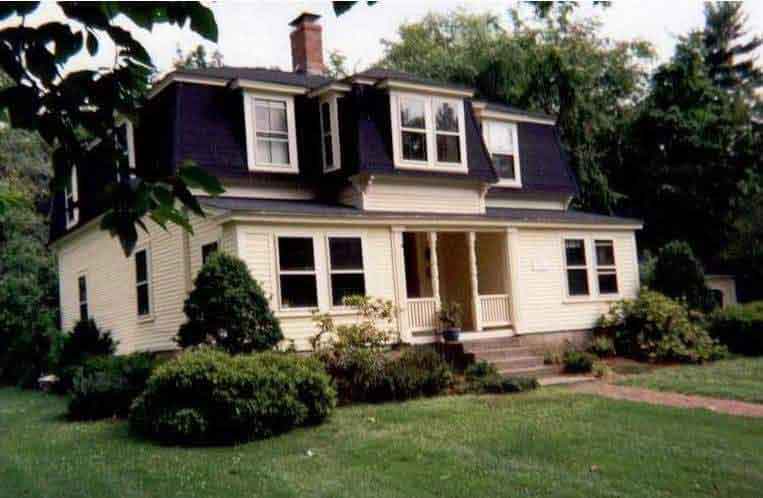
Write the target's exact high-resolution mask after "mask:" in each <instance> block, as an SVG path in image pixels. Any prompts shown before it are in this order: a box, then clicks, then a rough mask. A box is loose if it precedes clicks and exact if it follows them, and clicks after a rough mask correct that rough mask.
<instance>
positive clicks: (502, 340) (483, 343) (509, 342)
mask: <svg viewBox="0 0 763 498" xmlns="http://www.w3.org/2000/svg"><path fill="white" fill-rule="evenodd" d="M461 339H462V340H461V344H463V346H464V351H467V352H470V353H474V352H476V351H487V350H493V349H502V348H510V347H512V346H518V345H519V338H517V337H497V338H495V339H477V340H469V339H467V338H465V337H463V335H462V336H461Z"/></svg>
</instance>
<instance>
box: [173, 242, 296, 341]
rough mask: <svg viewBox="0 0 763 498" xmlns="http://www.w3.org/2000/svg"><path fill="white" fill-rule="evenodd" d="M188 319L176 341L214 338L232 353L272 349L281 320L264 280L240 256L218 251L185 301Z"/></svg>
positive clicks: (213, 339)
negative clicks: (259, 281)
mask: <svg viewBox="0 0 763 498" xmlns="http://www.w3.org/2000/svg"><path fill="white" fill-rule="evenodd" d="M183 311H185V314H186V316H187V317H188V321H187V322H186V323H184V324H183V325H182V326H181V327H180V330H179V332H178V335H177V338H176V341H177V343H178V344H179V345H180V347H182V348H187V347H190V346H196V345H199V344H209V345H215V346H219V347H221V348H222V349H224V350H226V351H228V352H229V353H231V354H238V353H251V352H254V351H264V350H267V349H272V348H273V346H275V345H276V344H278V342H279V341H281V340H282V339H283V333H282V332H281V325H280V324H279V322H278V319H277V318H276V317H275V315H274V314H273V311H272V310H271V309H270V305H269V304H268V300H267V298H266V297H265V293H264V292H263V290H262V288H261V287H260V285H259V284H258V283H257V281H256V280H254V279H253V278H252V276H251V275H250V274H249V269H248V268H247V267H246V264H245V263H244V262H243V261H241V260H240V259H238V258H235V257H233V256H230V255H227V254H224V253H215V254H213V255H212V256H211V257H210V258H209V260H208V261H207V263H206V264H204V266H203V267H202V269H201V271H199V274H198V276H197V277H196V280H195V281H194V289H193V291H191V294H190V295H189V296H188V299H186V301H185V305H184V307H183Z"/></svg>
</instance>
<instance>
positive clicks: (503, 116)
mask: <svg viewBox="0 0 763 498" xmlns="http://www.w3.org/2000/svg"><path fill="white" fill-rule="evenodd" d="M479 115H480V119H494V120H496V121H511V122H514V123H537V124H544V125H550V126H553V125H555V124H556V121H554V120H553V119H549V118H540V117H534V116H526V115H524V114H516V113H512V112H500V111H492V110H487V109H484V110H482V111H481V112H480V113H479Z"/></svg>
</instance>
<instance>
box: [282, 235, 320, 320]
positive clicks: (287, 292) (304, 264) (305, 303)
mask: <svg viewBox="0 0 763 498" xmlns="http://www.w3.org/2000/svg"><path fill="white" fill-rule="evenodd" d="M278 282H279V287H280V307H281V309H289V308H315V307H317V306H318V282H317V277H316V271H315V252H314V247H313V238H312V237H278Z"/></svg>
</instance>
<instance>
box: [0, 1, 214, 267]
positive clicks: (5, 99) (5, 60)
mask: <svg viewBox="0 0 763 498" xmlns="http://www.w3.org/2000/svg"><path fill="white" fill-rule="evenodd" d="M39 5H40V4H39V2H30V3H21V2H13V3H6V4H2V5H1V6H0V20H4V21H6V24H7V25H8V27H6V28H3V29H2V30H0V70H2V71H3V72H4V73H5V74H6V75H7V76H8V78H10V80H11V83H10V85H9V86H8V87H7V88H5V89H4V90H3V91H2V92H0V110H2V112H3V113H4V114H5V115H7V117H8V120H9V121H10V123H11V125H12V126H13V127H15V128H22V129H27V130H31V131H36V132H38V133H39V134H40V136H41V137H42V139H43V140H45V142H46V143H48V144H49V145H50V146H51V147H54V148H55V150H54V152H53V154H52V160H53V166H54V170H55V173H56V174H55V178H56V181H55V182H54V185H53V186H54V188H58V189H60V188H62V187H63V185H64V183H65V181H64V179H65V178H68V177H69V173H70V171H71V168H72V166H73V165H75V164H76V165H78V167H79V168H81V171H84V173H85V174H87V169H88V168H96V167H97V168H103V166H104V163H106V164H109V165H113V167H114V169H115V174H114V175H113V178H115V179H116V178H117V176H118V175H116V172H117V171H119V170H121V171H122V173H123V174H121V175H119V177H120V178H122V181H121V182H120V183H119V184H116V182H115V185H114V186H113V188H109V189H107V190H108V192H110V195H109V196H108V198H109V205H110V209H109V210H108V212H107V213H106V215H105V216H104V217H103V218H102V223H101V225H102V227H103V228H104V229H107V230H109V231H110V232H112V234H115V235H117V236H118V237H119V240H120V242H121V243H122V247H123V248H124V250H125V252H127V253H129V252H131V251H132V249H133V247H134V245H135V242H136V241H137V228H136V226H142V225H143V222H142V221H141V218H143V217H144V216H146V215H148V216H149V217H150V218H151V219H152V220H153V221H155V222H156V223H158V224H159V225H161V226H166V224H167V223H176V224H179V225H181V226H183V227H185V228H186V229H189V230H190V225H189V223H188V215H187V214H186V212H185V210H184V209H183V208H184V207H185V208H188V209H189V210H190V211H192V212H194V213H197V214H199V215H202V216H203V212H202V210H201V206H200V205H199V204H198V202H197V201H196V199H195V198H194V196H193V195H191V192H190V188H193V187H197V188H202V189H204V190H206V191H207V192H209V193H212V194H214V193H219V192H220V191H221V187H220V185H219V183H218V182H217V181H216V180H215V179H214V178H213V177H210V176H209V175H208V174H206V173H204V171H203V170H201V169H200V168H198V167H195V166H193V165H189V164H186V165H183V166H181V167H179V168H178V169H177V172H176V174H174V175H172V176H168V177H163V178H152V179H147V178H139V179H138V181H137V182H131V181H130V175H129V174H127V168H128V167H129V165H128V164H127V161H126V160H125V159H124V158H123V157H122V155H121V154H120V152H119V147H118V144H117V143H116V140H115V139H114V137H115V133H114V131H115V120H116V119H117V117H118V116H128V117H130V116H135V115H136V111H137V109H138V108H139V107H140V105H141V102H142V98H143V95H144V93H145V91H146V89H147V87H148V77H149V75H150V73H151V71H152V70H153V66H152V63H151V58H150V56H149V55H148V53H147V52H146V50H145V48H144V47H143V46H142V45H141V44H140V43H139V42H138V41H136V40H135V39H134V38H133V37H132V35H131V34H130V32H128V31H127V30H125V29H123V28H121V27H119V26H117V25H116V24H115V23H114V21H115V18H116V17H117V16H119V15H124V16H125V17H127V18H128V19H130V20H131V21H132V22H134V23H135V24H136V25H137V26H139V27H140V28H144V29H147V30H151V29H152V28H153V27H154V26H155V25H156V24H160V23H170V24H175V25H181V26H182V25H184V24H186V23H190V26H191V29H192V30H194V31H196V32H197V33H199V34H201V35H202V36H204V37H205V38H207V39H209V40H211V41H216V39H217V25H216V24H215V21H214V17H213V15H212V12H211V11H210V10H209V9H208V8H206V7H204V6H202V5H201V4H199V3H197V2H177V3H145V2H136V3H129V2H93V3H82V2H58V4H57V5H58V7H59V8H60V11H61V17H60V19H58V20H54V21H50V22H46V23H44V24H42V25H39V26H36V27H30V26H27V25H26V16H27V15H29V14H31V13H33V12H34V11H35V10H36V9H37V8H38V7H39ZM11 18H13V19H17V20H18V23H16V24H9V23H8V22H7V21H8V20H9V19H11ZM99 39H101V40H102V39H109V40H110V41H111V42H113V43H114V45H115V47H116V55H115V62H114V64H113V66H112V67H110V68H102V69H97V70H81V71H71V72H65V66H66V63H67V62H68V61H69V60H70V59H71V58H72V57H73V56H74V55H77V54H79V53H81V52H82V51H83V50H87V53H88V54H90V55H91V56H92V55H94V54H95V53H96V52H98V49H99V45H100V42H99ZM95 140H100V142H98V143H99V145H98V146H96V147H92V148H89V147H87V144H91V143H93V142H94V141H95ZM172 166H175V165H172ZM0 196H2V197H1V198H2V199H3V201H2V204H3V205H5V204H7V197H8V196H7V194H1V193H0Z"/></svg>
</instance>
